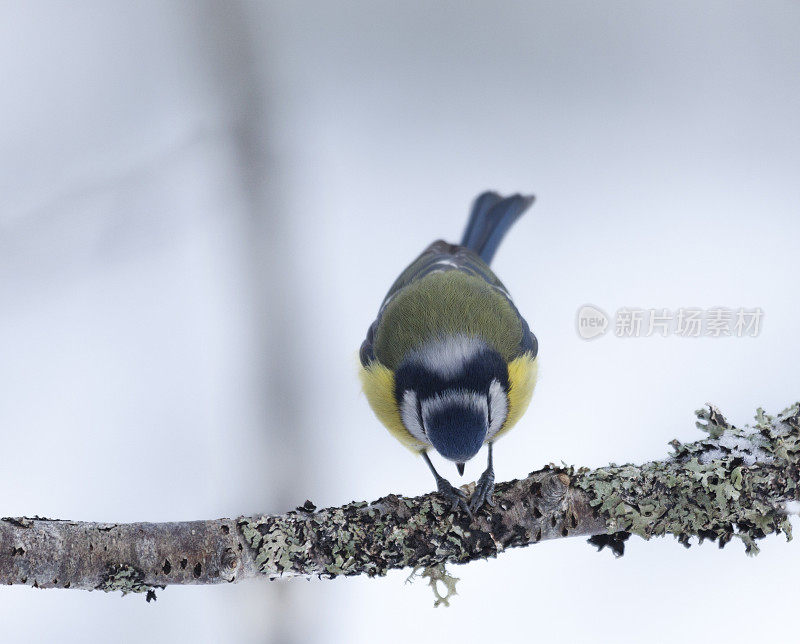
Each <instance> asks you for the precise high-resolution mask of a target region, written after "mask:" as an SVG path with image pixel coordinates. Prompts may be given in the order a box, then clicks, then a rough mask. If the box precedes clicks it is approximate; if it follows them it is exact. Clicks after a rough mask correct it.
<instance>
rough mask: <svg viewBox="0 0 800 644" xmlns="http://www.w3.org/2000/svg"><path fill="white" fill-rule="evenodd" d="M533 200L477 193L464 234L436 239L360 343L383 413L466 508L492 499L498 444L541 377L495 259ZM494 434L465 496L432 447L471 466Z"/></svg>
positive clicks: (443, 490) (445, 491)
mask: <svg viewBox="0 0 800 644" xmlns="http://www.w3.org/2000/svg"><path fill="white" fill-rule="evenodd" d="M532 203H533V197H523V196H521V195H513V196H511V197H505V198H503V197H501V196H500V195H498V194H496V193H494V192H484V193H483V194H481V195H480V196H478V198H477V199H476V200H475V202H474V204H473V206H472V211H471V213H470V216H469V220H468V222H467V228H466V230H465V232H464V236H463V238H462V239H461V243H460V244H459V245H454V244H448V243H447V242H445V241H442V240H439V241H435V242H433V243H432V244H431V245H430V246H428V248H426V249H425V250H424V251H423V252H422V254H421V255H420V256H419V257H417V259H416V260H414V262H412V263H411V264H410V265H409V266H408V268H406V269H405V270H404V271H403V272H402V273H401V274H400V277H398V278H397V280H396V281H395V283H394V284H393V285H392V287H391V288H390V289H389V293H388V294H387V295H386V298H385V299H384V300H383V304H381V307H380V311H379V312H378V317H377V319H376V320H375V321H374V322H373V323H372V325H371V326H370V327H369V330H368V331H367V338H366V340H364V343H363V344H362V345H361V352H360V358H361V371H360V375H361V381H362V384H363V387H364V392H365V393H366V396H367V399H368V400H369V403H370V405H371V407H372V409H373V411H374V412H375V415H376V416H377V417H378V419H379V420H380V421H381V422H382V423H383V424H384V425H386V427H387V428H388V429H389V431H390V432H391V433H392V435H393V436H394V437H395V438H397V440H399V441H400V442H401V443H403V444H404V445H405V446H406V447H408V448H409V449H411V450H413V451H415V452H418V453H419V454H421V455H422V457H423V458H424V459H425V462H426V463H427V465H428V467H429V468H430V470H431V472H432V473H433V476H434V478H435V479H436V486H437V489H438V491H439V493H440V494H442V495H443V496H444V497H445V498H447V499H448V500H449V501H451V502H452V503H453V509H457V508H459V507H460V508H462V509H463V510H465V511H466V512H467V513H468V514H472V513H473V512H475V511H476V510H477V509H478V508H480V507H481V506H482V505H483V504H484V503H485V502H487V503H488V504H489V505H494V502H493V501H492V493H493V491H494V469H493V466H492V445H493V444H494V442H495V441H496V440H497V439H498V438H500V436H502V435H503V434H504V433H505V432H507V431H508V430H509V429H511V427H513V426H514V424H515V423H516V422H517V421H518V420H519V419H520V417H521V416H522V414H523V413H524V412H525V410H526V409H527V407H528V404H529V403H530V400H531V396H532V394H533V388H534V385H535V384H536V373H537V368H538V364H537V360H536V356H537V354H538V343H537V341H536V336H534V335H533V333H532V332H531V330H530V327H529V326H528V323H527V322H526V321H525V319H524V318H523V317H522V316H521V315H520V313H519V311H518V310H517V308H516V306H514V303H513V302H512V301H511V297H510V296H509V294H508V291H507V290H506V288H505V286H503V284H502V282H501V281H500V280H499V279H497V277H496V276H495V274H494V273H493V272H492V270H491V269H490V268H489V264H490V263H491V261H492V258H493V257H494V254H495V252H496V251H497V247H498V246H499V245H500V242H501V241H502V239H503V237H504V236H505V234H506V232H508V230H509V228H510V227H511V226H512V224H513V223H514V222H515V221H516V220H517V219H518V218H519V217H520V215H522V213H523V212H525V210H527V209H528V207H529V206H530V205H531V204H532ZM487 443H488V467H487V468H486V471H485V472H484V473H483V474H482V475H481V477H480V479H478V483H477V484H476V487H475V491H474V492H473V494H472V496H471V498H470V500H469V503H467V499H466V495H465V494H464V492H463V491H462V490H460V489H459V488H456V487H454V486H453V485H452V484H450V482H449V481H447V480H446V479H445V478H443V477H442V476H440V475H439V473H438V472H437V471H436V468H435V467H434V466H433V463H431V460H430V458H429V457H428V454H427V452H428V450H429V449H431V448H433V449H434V450H436V451H437V452H438V453H439V454H440V455H441V456H443V457H444V458H445V459H447V460H450V461H453V462H454V463H455V464H456V467H457V469H458V472H459V474H463V473H464V463H465V462H466V461H468V460H469V459H471V458H472V457H473V456H475V455H476V454H477V453H478V451H479V450H480V448H481V447H482V446H483V445H484V444H487Z"/></svg>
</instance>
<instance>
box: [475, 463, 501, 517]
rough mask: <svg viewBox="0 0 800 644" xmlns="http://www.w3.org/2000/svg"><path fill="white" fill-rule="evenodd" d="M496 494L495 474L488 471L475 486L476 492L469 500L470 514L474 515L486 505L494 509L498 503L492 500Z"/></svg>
mask: <svg viewBox="0 0 800 644" xmlns="http://www.w3.org/2000/svg"><path fill="white" fill-rule="evenodd" d="M493 493H494V472H493V471H492V470H486V471H485V472H484V473H483V474H481V477H480V478H479V479H478V482H477V483H476V485H475V491H474V492H473V493H472V497H470V500H469V512H470V515H472V514H473V513H474V512H477V511H478V510H479V509H480V508H481V507H482V506H483V504H484V503H486V504H488V505H490V506H492V507H494V506H495V505H496V502H495V501H494V500H493V499H492V494H493Z"/></svg>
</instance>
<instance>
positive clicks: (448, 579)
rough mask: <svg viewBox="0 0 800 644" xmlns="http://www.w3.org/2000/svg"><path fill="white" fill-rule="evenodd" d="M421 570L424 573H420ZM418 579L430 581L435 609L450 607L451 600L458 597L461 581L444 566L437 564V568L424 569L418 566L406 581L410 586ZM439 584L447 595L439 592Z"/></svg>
mask: <svg viewBox="0 0 800 644" xmlns="http://www.w3.org/2000/svg"><path fill="white" fill-rule="evenodd" d="M420 570H421V571H422V572H420ZM418 577H422V578H423V579H427V580H428V586H429V587H430V588H431V590H432V591H433V597H434V599H433V607H434V608H438V607H439V606H446V607H449V606H450V600H451V599H452V598H453V597H455V596H456V595H458V591H456V584H457V583H458V582H459V581H460V580H459V578H458V577H454V576H453V575H451V574H450V573H449V572H447V568H446V567H445V565H444V564H437V565H436V566H428V567H427V568H423V567H422V566H417V567H416V568H414V570H412V571H411V574H410V575H409V576H408V579H406V583H407V584H410V583H412V582H413V581H414V580H415V579H417V578H418ZM439 584H441V585H442V586H444V590H445V594H444V595H443V594H442V592H441V591H440V590H439Z"/></svg>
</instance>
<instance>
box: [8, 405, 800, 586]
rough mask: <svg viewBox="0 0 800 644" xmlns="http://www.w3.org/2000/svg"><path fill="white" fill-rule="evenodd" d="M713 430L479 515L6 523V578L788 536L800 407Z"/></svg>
mask: <svg viewBox="0 0 800 644" xmlns="http://www.w3.org/2000/svg"><path fill="white" fill-rule="evenodd" d="M697 414H698V417H699V418H700V420H701V421H703V422H698V423H697V425H698V427H700V428H702V429H703V430H705V431H706V432H707V433H708V436H707V437H705V438H703V439H702V440H698V441H696V442H694V443H688V444H681V443H679V442H677V441H673V442H672V446H673V448H674V453H673V454H672V455H670V456H669V457H667V458H666V459H664V460H660V461H653V462H649V463H645V464H644V465H639V466H636V465H620V466H618V465H614V464H612V465H609V466H607V467H602V468H598V469H595V470H589V469H585V468H581V469H575V468H573V467H555V466H552V465H551V466H548V467H545V468H544V469H542V470H539V471H536V472H532V473H531V474H529V475H528V476H527V477H526V478H524V479H521V480H514V481H509V482H506V483H499V484H498V485H497V488H496V490H495V493H494V497H493V498H494V501H495V502H496V505H495V507H488V506H487V507H484V508H482V509H481V510H480V511H479V512H478V513H477V515H476V516H475V517H474V518H471V517H469V516H467V515H466V514H464V513H462V512H453V511H452V510H451V508H450V506H449V504H446V503H444V502H443V501H442V499H441V498H440V497H439V496H438V495H437V494H436V493H431V494H427V495H425V496H420V497H416V498H406V497H402V496H398V495H394V494H390V495H389V496H386V497H384V498H382V499H378V500H377V501H374V502H372V503H366V502H354V503H350V504H347V505H344V506H341V507H336V508H326V509H322V510H318V509H317V508H316V507H314V505H313V504H312V503H311V502H310V501H307V502H306V504H305V505H304V506H302V507H299V508H297V509H296V510H294V511H291V512H288V513H286V514H281V515H263V516H250V517H239V518H237V519H217V520H211V521H187V522H177V523H127V524H116V523H89V522H78V521H61V520H53V519H44V518H39V517H34V518H4V519H2V520H1V521H0V583H3V584H27V585H30V586H34V587H38V588H76V589H77V588H79V589H85V590H104V591H113V590H121V591H122V592H123V594H125V593H128V592H146V593H147V597H148V601H149V599H151V598H153V597H154V596H155V595H154V589H155V588H160V587H161V588H163V587H165V586H167V585H170V584H214V583H222V582H236V581H239V580H241V579H246V578H252V577H259V576H265V577H268V578H271V579H272V578H277V577H295V576H304V577H311V576H318V577H325V578H329V577H336V576H339V575H362V574H364V575H369V576H375V575H383V574H385V573H386V572H387V571H388V570H391V569H394V568H405V567H414V568H418V567H432V566H436V565H439V564H444V563H466V562H468V561H471V560H473V559H478V558H484V557H495V556H497V555H498V554H500V553H501V552H503V551H504V550H506V549H507V548H515V547H523V546H528V545H531V544H534V543H538V542H539V541H543V540H547V539H557V538H561V537H573V536H582V535H583V536H594V539H593V542H594V543H595V544H596V545H599V546H600V547H602V546H604V545H608V546H610V547H611V548H612V549H613V550H614V551H615V552H616V553H618V554H621V551H622V542H623V541H624V539H625V538H627V536H628V535H629V534H637V535H639V536H641V537H643V538H645V539H649V538H650V537H652V536H660V535H665V534H672V535H674V536H676V537H677V538H678V539H679V540H680V541H681V542H682V543H684V544H687V545H688V543H689V539H690V538H691V537H693V536H694V537H698V539H699V540H700V541H703V540H704V539H711V540H716V541H717V542H718V543H719V545H720V546H724V545H725V544H726V543H727V542H728V541H730V540H731V539H732V538H734V537H737V538H739V539H741V541H742V542H743V543H744V545H745V548H746V550H747V552H748V553H751V554H755V553H756V552H757V551H758V548H757V546H756V540H757V539H760V538H763V537H764V536H766V535H768V534H771V533H779V532H783V533H784V534H786V536H787V538H791V526H790V524H789V521H788V519H787V504H789V503H791V502H796V501H797V500H798V499H800V486H799V485H798V484H800V405H799V404H795V405H794V406H792V407H790V408H789V409H786V410H785V411H783V412H781V414H779V415H778V416H776V417H772V416H769V415H767V414H765V413H764V412H763V411H762V410H760V409H759V410H758V413H757V414H756V418H755V421H756V422H755V423H754V424H753V425H751V426H745V427H743V428H737V427H735V426H733V425H731V424H730V423H728V422H727V421H726V420H725V419H724V418H723V417H722V414H720V412H719V411H718V410H717V409H715V408H714V407H712V406H710V405H709V407H708V409H704V410H700V411H698V412H697Z"/></svg>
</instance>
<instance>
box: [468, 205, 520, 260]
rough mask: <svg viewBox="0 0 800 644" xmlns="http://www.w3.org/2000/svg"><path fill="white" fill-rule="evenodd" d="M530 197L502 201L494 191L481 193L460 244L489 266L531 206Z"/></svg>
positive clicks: (473, 206)
mask: <svg viewBox="0 0 800 644" xmlns="http://www.w3.org/2000/svg"><path fill="white" fill-rule="evenodd" d="M533 199H534V198H533V197H532V196H530V197H523V196H522V195H518V194H517V195H512V196H510V197H506V198H502V197H500V195H498V194H497V193H496V192H484V193H483V194H481V195H479V196H478V198H477V199H475V203H474V204H473V205H472V212H471V213H470V216H469V221H468V222H467V229H466V230H465V231H464V237H463V238H462V239H461V245H462V246H466V247H467V248H469V249H470V250H472V251H474V252H475V253H477V254H478V255H479V256H480V258H481V259H482V260H483V261H484V262H486V263H487V264H489V263H491V261H492V258H493V257H494V254H495V253H496V252H497V248H498V246H500V242H501V241H503V237H504V236H505V234H506V233H507V232H508V229H509V228H511V226H512V224H513V223H514V222H515V221H516V220H517V219H519V217H520V216H521V215H522V213H524V212H525V211H526V210H527V209H528V208H529V207H530V205H531V204H532V203H533Z"/></svg>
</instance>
